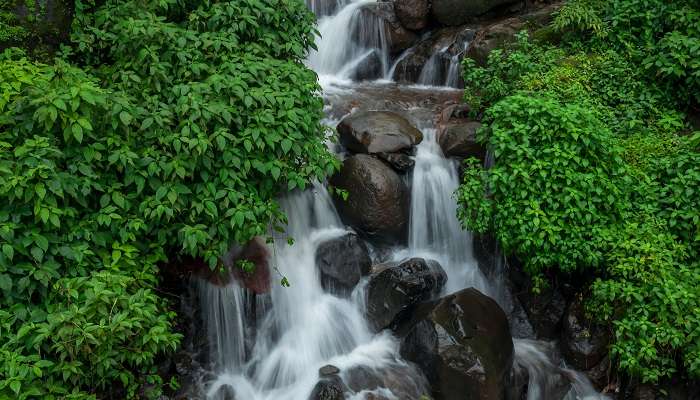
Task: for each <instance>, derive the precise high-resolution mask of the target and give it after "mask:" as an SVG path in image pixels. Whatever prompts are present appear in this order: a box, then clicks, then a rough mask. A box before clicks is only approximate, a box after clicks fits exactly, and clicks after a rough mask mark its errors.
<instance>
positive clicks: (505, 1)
mask: <svg viewBox="0 0 700 400" xmlns="http://www.w3.org/2000/svg"><path fill="white" fill-rule="evenodd" d="M513 3H516V1H515V0H433V16H434V17H435V19H436V20H437V21H438V22H439V23H441V24H442V25H446V26H457V25H463V24H466V23H467V22H471V21H473V20H474V18H475V17H478V16H480V15H483V14H486V13H487V12H489V11H492V10H494V9H496V8H502V7H504V6H508V5H510V4H513Z"/></svg>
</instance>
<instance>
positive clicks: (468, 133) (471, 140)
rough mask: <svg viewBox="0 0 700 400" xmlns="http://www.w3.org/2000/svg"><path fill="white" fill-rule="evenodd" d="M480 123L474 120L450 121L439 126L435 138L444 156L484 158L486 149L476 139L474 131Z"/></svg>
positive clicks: (479, 126)
mask: <svg viewBox="0 0 700 400" xmlns="http://www.w3.org/2000/svg"><path fill="white" fill-rule="evenodd" d="M479 128H481V123H479V122H475V121H464V122H452V123H448V124H447V125H444V126H442V127H441V129H440V130H439V131H438V135H437V139H438V143H439V144H440V148H441V149H442V152H443V154H444V155H445V157H459V158H467V157H477V158H479V159H481V160H484V159H485V158H486V149H485V148H484V147H483V146H482V145H481V144H480V143H478V142H477V141H476V131H477V130H478V129H479Z"/></svg>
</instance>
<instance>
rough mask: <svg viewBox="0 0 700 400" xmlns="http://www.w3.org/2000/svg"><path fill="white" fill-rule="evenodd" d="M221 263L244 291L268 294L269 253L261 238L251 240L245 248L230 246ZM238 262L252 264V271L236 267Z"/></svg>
mask: <svg viewBox="0 0 700 400" xmlns="http://www.w3.org/2000/svg"><path fill="white" fill-rule="evenodd" d="M222 261H223V263H224V265H225V266H226V268H227V269H228V270H230V271H231V272H232V274H233V277H234V279H236V280H237V281H239V282H240V283H241V284H242V286H243V287H245V288H246V289H249V290H251V291H253V293H256V294H262V293H269V292H270V252H269V251H268V249H267V246H266V245H265V241H264V240H263V239H262V238H261V237H259V236H258V237H255V238H253V239H252V240H250V241H249V242H248V243H246V245H245V246H239V245H234V246H232V247H231V250H229V252H228V254H226V256H224V258H223V260H222ZM239 261H248V262H250V263H252V265H253V270H252V271H250V272H247V271H244V270H243V269H242V268H240V267H239V266H238V265H237V263H238V262H239Z"/></svg>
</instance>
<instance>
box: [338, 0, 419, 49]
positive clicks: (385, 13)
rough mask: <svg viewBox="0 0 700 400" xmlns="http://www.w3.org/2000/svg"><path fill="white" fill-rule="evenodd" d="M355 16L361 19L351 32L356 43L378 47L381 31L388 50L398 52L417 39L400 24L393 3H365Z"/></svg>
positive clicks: (415, 35)
mask: <svg viewBox="0 0 700 400" xmlns="http://www.w3.org/2000/svg"><path fill="white" fill-rule="evenodd" d="M356 18H360V19H361V20H362V21H363V22H362V23H359V24H356V30H355V31H354V32H353V34H352V37H353V39H354V40H355V41H356V42H357V43H360V44H363V45H372V46H374V47H379V45H380V37H381V33H382V31H383V35H384V37H385V38H386V41H387V45H388V47H389V52H390V53H392V54H399V53H401V52H402V51H404V50H406V49H408V48H409V47H411V46H412V45H413V44H414V43H415V42H416V40H417V39H418V35H417V34H416V33H414V32H411V31H409V30H408V29H406V28H404V27H403V25H401V22H400V21H399V19H398V17H397V16H396V12H395V10H394V3H391V2H386V1H380V2H376V3H369V4H366V5H364V6H363V7H362V8H361V9H360V14H359V15H358V16H357V17H356Z"/></svg>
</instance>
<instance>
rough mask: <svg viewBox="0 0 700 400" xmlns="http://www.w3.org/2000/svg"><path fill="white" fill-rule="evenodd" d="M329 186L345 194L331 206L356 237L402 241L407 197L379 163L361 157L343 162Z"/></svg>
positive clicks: (395, 178) (400, 182)
mask: <svg viewBox="0 0 700 400" xmlns="http://www.w3.org/2000/svg"><path fill="white" fill-rule="evenodd" d="M330 183H331V185H333V186H334V187H336V188H339V189H343V190H346V191H347V193H348V198H347V200H345V199H342V198H340V197H338V196H336V197H335V203H336V206H337V208H338V212H339V213H340V216H341V218H342V219H343V221H344V222H345V223H346V224H348V225H350V226H352V227H354V228H355V230H356V231H357V232H359V233H360V234H362V235H364V236H366V237H368V238H371V239H376V240H379V241H384V242H389V243H391V242H397V241H402V240H405V237H406V233H407V229H408V217H409V196H410V193H409V191H408V188H407V187H406V184H405V183H404V181H403V180H402V179H401V177H399V175H398V174H397V173H396V172H394V170H392V169H391V168H390V167H388V166H387V165H386V164H385V163H383V162H382V161H380V160H378V159H376V158H374V157H372V156H368V155H365V154H357V155H354V156H352V157H349V158H347V159H345V161H344V162H343V166H342V168H341V169H340V171H339V172H338V173H337V174H335V175H334V176H333V177H331V179H330Z"/></svg>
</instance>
